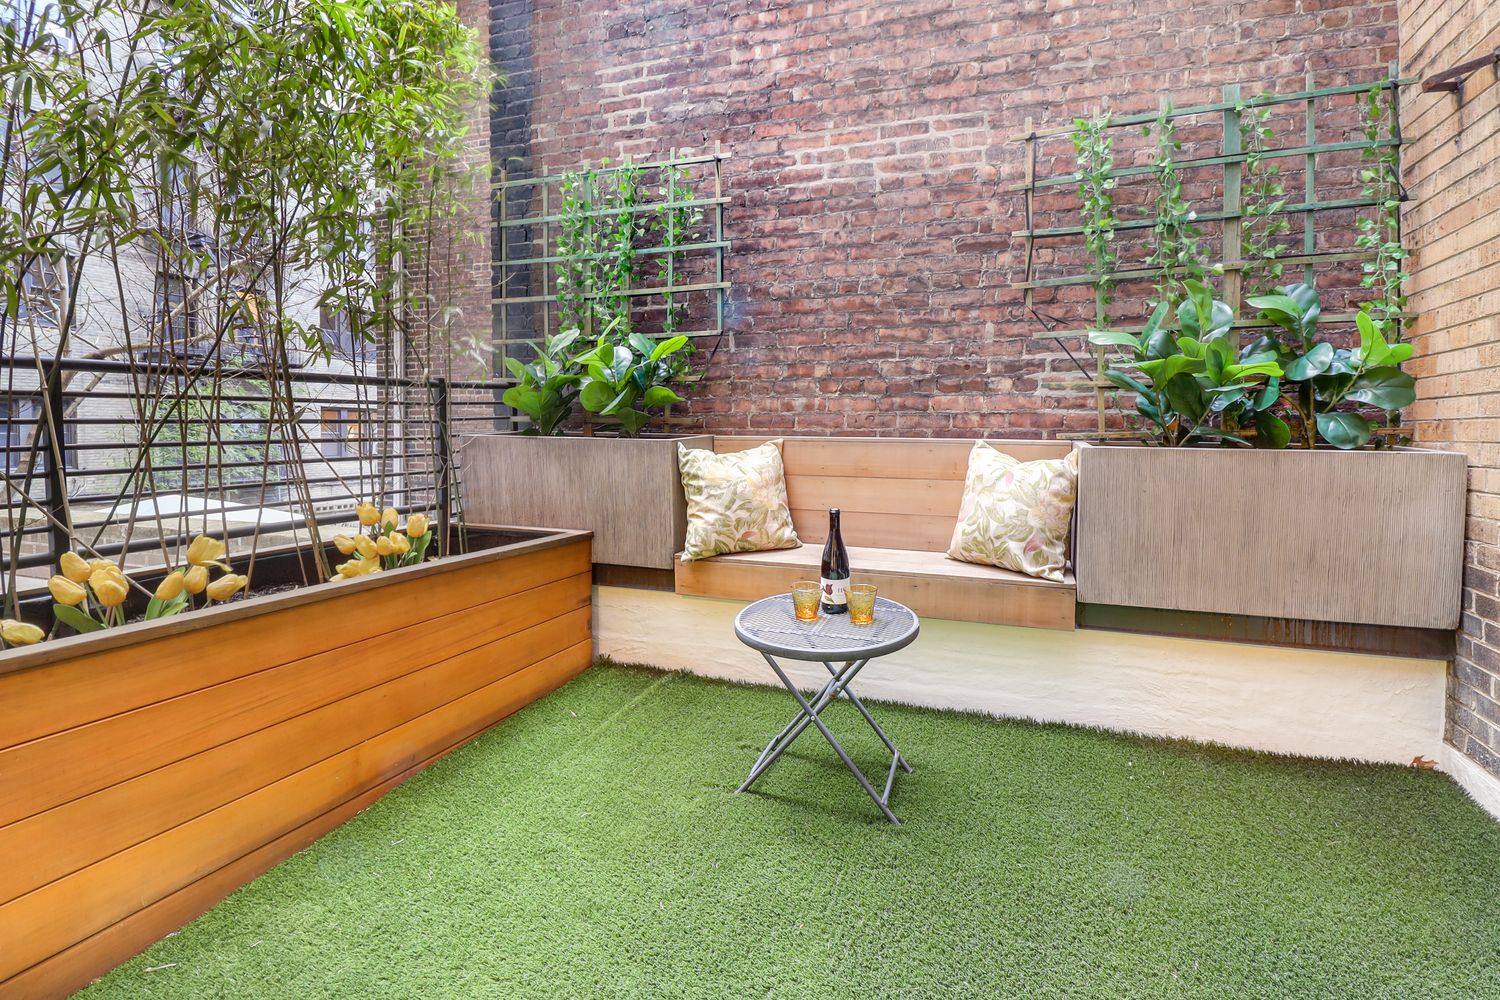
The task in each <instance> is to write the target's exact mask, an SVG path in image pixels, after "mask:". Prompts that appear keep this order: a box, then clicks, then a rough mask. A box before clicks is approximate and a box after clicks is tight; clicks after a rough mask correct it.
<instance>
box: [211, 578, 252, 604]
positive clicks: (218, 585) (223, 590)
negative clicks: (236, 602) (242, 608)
mask: <svg viewBox="0 0 1500 1000" xmlns="http://www.w3.org/2000/svg"><path fill="white" fill-rule="evenodd" d="M249 582H250V578H249V577H246V576H241V575H240V574H238V573H225V574H224V575H223V576H221V577H219V578H218V579H217V580H215V581H214V582H213V583H210V584H209V585H208V599H209V600H210V601H227V600H229V599H230V598H231V597H233V596H234V595H235V594H237V593H239V591H240V588H242V587H244V586H245V584H247V583H249Z"/></svg>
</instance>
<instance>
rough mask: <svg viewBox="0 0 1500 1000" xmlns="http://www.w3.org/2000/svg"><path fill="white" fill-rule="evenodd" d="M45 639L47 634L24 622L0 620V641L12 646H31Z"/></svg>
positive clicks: (10, 619) (8, 619) (12, 619)
mask: <svg viewBox="0 0 1500 1000" xmlns="http://www.w3.org/2000/svg"><path fill="white" fill-rule="evenodd" d="M45 638H47V633H45V632H43V631H42V630H41V629H39V628H37V627H36V626H35V625H30V624H28V623H26V622H18V621H16V620H15V619H14V618H5V619H0V639H4V640H5V641H6V642H8V643H10V644H11V645H12V646H31V645H35V644H36V643H39V642H41V641H42V640H43V639H45Z"/></svg>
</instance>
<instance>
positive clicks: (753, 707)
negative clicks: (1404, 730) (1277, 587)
mask: <svg viewBox="0 0 1500 1000" xmlns="http://www.w3.org/2000/svg"><path fill="white" fill-rule="evenodd" d="M793 707H794V706H793V705H792V702H791V700H790V699H789V698H788V697H787V696H786V694H785V693H783V692H779V691H773V690H771V689H765V688H745V687H736V686H732V685H727V684H719V683H713V682H708V681H703V680H697V679H693V678H689V677H685V676H681V675H675V674H661V673H654V672H649V671H644V670H635V669H627V668H620V667H611V666H603V667H596V668H595V669H593V670H590V671H588V672H587V673H586V674H584V675H583V676H582V677H580V678H579V679H578V680H576V681H574V682H573V683H572V684H570V685H568V686H567V687H566V688H564V689H563V690H562V691H560V692H558V693H556V694H554V695H552V696H550V697H548V698H546V699H544V700H543V701H541V702H539V703H537V704H536V705H533V706H532V707H530V708H528V709H526V710H524V711H523V712H521V713H519V714H517V715H516V716H514V717H512V718H511V719H510V720H508V721H507V722H505V723H504V724H502V725H501V726H499V727H497V728H496V729H495V730H493V731H491V732H490V733H489V734H488V735H486V736H485V737H484V738H483V739H481V740H478V741H477V742H475V743H473V744H471V745H470V746H468V747H466V748H464V749H463V750H461V751H459V752H457V753H455V754H453V755H452V756H451V757H449V758H448V759H446V760H444V761H443V762H442V763H440V764H438V765H437V766H435V767H433V768H432V769H431V770H429V771H427V772H426V773H424V774H421V775H419V776H418V777H416V778H414V779H412V780H411V781H409V782H407V783H406V784H405V785H403V786H402V787H400V788H399V789H397V790H396V791H395V792H393V793H392V794H390V795H389V796H387V797H386V798H385V799H383V800H382V801H381V802H379V803H378V804H376V805H375V806H374V807H373V808H371V809H370V810H369V811H367V812H365V813H364V814H363V815H361V816H359V817H358V818H357V819H355V820H353V821H352V822H350V823H348V824H347V825H345V826H344V827H342V828H341V829H339V830H337V831H335V832H334V833H332V834H330V835H329V836H327V837H325V838H324V839H323V840H321V841H319V842H318V843H317V844H316V845H314V846H313V847H312V848H311V849H310V850H308V851H305V852H304V853H302V854H299V855H297V856H296V857H294V858H292V859H290V860H288V861H287V862H286V863H284V864H282V865H281V866H280V867H278V868H276V869H275V870H274V871H272V872H270V873H268V874H267V875H265V876H264V877H262V878H260V879H259V880H257V881H256V882H254V883H253V884H251V885H249V886H247V887H245V888H244V889H241V890H240V891H239V892H237V893H235V894H234V895H233V896H232V897H231V898H230V899H228V900H226V901H225V902H224V903H223V904H222V905H220V906H219V907H217V908H216V909H214V910H213V911H212V912H210V913H208V914H207V915H205V916H204V917H203V918H202V919H200V920H198V921H196V922H195V923H193V924H191V925H190V926H188V927H187V928H185V929H184V930H183V931H182V932H181V933H179V934H177V935H175V936H173V937H171V938H168V939H166V940H164V941H162V942H159V943H158V944H156V945H155V946H154V947H152V948H151V949H150V950H149V951H148V952H146V953H145V954H144V955H141V956H139V957H137V958H135V959H134V960H132V961H130V962H128V963H126V964H125V965H124V966H122V967H120V968H119V969H117V970H115V971H114V972H113V973H112V974H111V975H109V976H108V977H107V978H106V979H104V980H103V981H102V982H101V983H99V984H96V985H95V986H94V987H93V988H92V989H91V990H89V991H87V992H86V994H85V995H86V996H87V997H90V998H96V1000H97V998H104V997H162V998H172V1000H181V998H189V997H236V998H238V997H256V998H323V997H328V998H376V997H380V998H385V997H412V998H417V997H420V998H447V997H487V998H489V997H493V998H531V997H537V998H542V997H546V998H553V997H559V998H561V997H651V998H656V997H694V998H697V997H736V998H738V997H789V998H790V997H795V998H820V997H851V998H852V997H860V998H867V997H1028V998H1030V997H1233V998H1247V997H1278V998H1281V997H1318V998H1326V997H1351V998H1355V997H1357V998H1361V1000H1365V998H1376V997H1422V998H1428V997H1432V998H1437V997H1443V998H1447V997H1500V891H1497V875H1500V826H1497V825H1496V824H1494V823H1492V822H1491V821H1490V820H1489V819H1488V818H1487V817H1485V816H1484V815H1483V814H1482V813H1481V812H1480V811H1479V810H1478V809H1477V808H1476V807H1475V806H1474V805H1473V804H1471V803H1470V802H1469V801H1468V800H1467V799H1466V798H1465V797H1464V796H1463V794H1462V793H1461V792H1460V791H1459V790H1458V788H1457V787H1456V786H1454V785H1453V784H1452V783H1451V782H1450V781H1448V780H1447V779H1446V778H1444V777H1443V776H1441V775H1438V774H1434V773H1430V772H1424V771H1419V770H1413V769H1405V768H1395V767H1370V766H1359V765H1350V764H1332V763H1311V762H1307V761H1300V760H1289V759H1283V758H1274V757H1267V756H1263V755H1256V754H1251V753H1243V752H1237V751H1229V750H1223V749H1215V748H1205V747H1201V746H1190V745H1184V744H1180V743H1171V742H1163V741H1153V740H1146V739H1137V738H1131V737H1124V736H1118V735H1110V734H1106V733H1100V732H1094V731H1088V730H1080V729H1072V728H1066V727H1060V726H1039V725H1033V724H1028V723H1009V722H996V721H993V720H988V719H984V718H980V717H974V716H964V715H955V714H949V713H939V712H930V711H923V710H917V709H910V708H902V707H897V706H890V705H886V706H876V709H875V710H876V714H877V718H879V719H881V720H882V722H883V723H885V725H886V728H887V729H888V731H889V732H890V733H891V735H892V737H893V738H894V739H895V740H896V742H897V743H898V744H899V745H900V746H901V747H902V749H903V750H904V751H906V753H907V754H908V755H909V756H910V758H911V761H912V763H913V765H914V766H915V768H916V771H915V773H913V774H910V775H901V776H899V777H898V778H897V783H896V792H895V795H894V797H893V798H894V806H895V808H896V811H897V813H898V814H899V815H900V816H901V817H902V818H903V820H904V821H905V823H906V825H905V826H904V827H903V828H900V829H897V828H894V827H891V826H889V825H888V824H886V823H885V822H884V821H883V820H881V819H880V818H879V814H878V813H877V811H876V810H875V808H874V806H873V805H872V804H871V803H870V802H869V801H868V800H867V799H866V798H865V797H864V794H863V792H861V791H860V790H859V788H858V786H856V785H855V783H854V781H853V779H852V778H851V777H850V775H849V774H848V773H847V772H846V771H845V770H844V769H843V767H842V765H841V764H840V763H839V762H838V760H837V758H836V757H835V756H834V754H833V751H832V749H831V748H830V747H829V746H828V745H827V744H826V743H825V742H823V740H822V738H821V737H820V736H819V735H818V734H817V732H816V731H812V730H810V731H809V732H808V733H806V734H804V736H803V737H802V739H801V740H800V741H799V742H798V743H797V745H796V746H795V747H794V748H793V750H792V751H791V752H790V753H789V754H788V755H787V756H786V757H784V758H783V759H782V760H781V762H779V763H778V764H777V765H776V767H774V768H773V769H772V770H771V771H770V772H769V773H768V774H767V776H766V777H765V778H764V779H762V782H761V784H759V785H758V786H757V789H756V791H755V792H754V793H751V794H747V795H734V794H733V791H734V788H735V787H736V785H737V784H738V782H739V781H740V780H741V779H742V778H743V777H744V774H745V771H746V770H747V769H748V767H749V766H750V763H751V761H752V760H753V759H754V757H755V755H756V754H757V753H758V752H759V750H760V748H761V745H762V744H763V742H764V741H765V740H766V739H767V738H768V737H769V736H770V735H771V734H772V733H774V732H775V731H776V730H777V729H778V728H779V727H780V725H781V724H782V723H783V722H784V721H785V720H786V718H788V717H789V716H790V714H791V711H792V708H793ZM827 717H828V718H829V720H830V724H831V726H832V728H833V729H834V731H835V733H837V734H841V736H842V737H844V738H846V746H848V747H849V748H850V749H851V752H852V753H853V755H854V757H855V759H856V760H857V761H861V762H862V763H863V764H864V765H865V767H866V769H867V770H868V771H870V772H881V773H883V764H884V760H885V758H883V757H882V754H881V750H882V748H881V747H880V746H879V744H878V743H876V741H875V739H874V737H873V735H872V734H870V733H869V730H868V729H866V728H865V727H864V724H863V723H862V722H861V721H860V720H859V719H858V717H857V716H855V715H854V713H853V710H852V708H851V707H850V706H849V705H848V704H847V703H841V704H840V705H837V706H835V707H834V708H832V709H830V710H829V713H828V716H827Z"/></svg>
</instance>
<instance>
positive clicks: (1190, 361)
mask: <svg viewBox="0 0 1500 1000" xmlns="http://www.w3.org/2000/svg"><path fill="white" fill-rule="evenodd" d="M1136 367H1137V368H1139V369H1140V370H1141V374H1143V375H1145V376H1146V377H1147V378H1149V379H1150V380H1151V384H1152V385H1153V386H1155V387H1157V388H1158V389H1160V388H1161V387H1162V386H1164V385H1166V384H1167V383H1168V382H1170V381H1172V379H1174V378H1176V377H1177V376H1178V375H1181V374H1182V373H1183V372H1199V371H1202V370H1203V362H1202V361H1199V360H1197V359H1195V358H1189V357H1186V356H1184V355H1181V354H1174V355H1172V356H1171V357H1166V358H1161V359H1160V360H1157V361H1142V362H1141V363H1140V364H1138V365H1136Z"/></svg>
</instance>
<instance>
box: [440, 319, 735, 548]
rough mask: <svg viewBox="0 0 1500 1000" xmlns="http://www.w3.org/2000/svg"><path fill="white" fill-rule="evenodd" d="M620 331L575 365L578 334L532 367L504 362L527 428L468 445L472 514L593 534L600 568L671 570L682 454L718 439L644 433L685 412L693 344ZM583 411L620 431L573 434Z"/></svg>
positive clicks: (679, 527) (556, 343)
mask: <svg viewBox="0 0 1500 1000" xmlns="http://www.w3.org/2000/svg"><path fill="white" fill-rule="evenodd" d="M618 329H619V325H618V324H617V323H616V322H611V323H609V324H607V325H606V327H605V330H604V333H603V334H601V335H600V337H599V338H598V340H597V341H596V342H595V343H594V346H593V347H592V348H590V349H589V350H587V351H583V352H581V353H578V354H576V355H575V354H570V353H569V352H570V349H571V348H572V347H573V346H574V345H575V344H576V343H577V341H578V338H579V336H580V334H579V331H577V330H568V331H565V332H564V333H561V334H558V335H557V336H555V337H552V338H551V339H549V340H548V341H547V342H546V343H545V344H544V345H543V348H542V350H541V351H540V352H539V353H538V356H537V359H536V360H535V361H534V362H532V363H531V364H529V365H523V364H521V363H519V362H517V361H515V360H514V359H507V366H508V367H509V368H510V371H511V373H512V374H513V375H514V376H515V377H516V385H515V386H513V387H511V388H510V389H508V390H506V392H505V395H504V400H505V402H506V404H507V405H509V406H512V407H514V408H516V409H517V410H520V411H521V412H522V413H525V414H526V416H527V417H528V418H529V420H530V422H531V426H530V427H529V428H528V429H527V430H525V431H522V432H520V433H517V434H498V435H486V436H482V437H476V438H473V439H471V440H470V441H469V442H468V443H467V444H465V445H464V455H465V476H466V478H467V480H468V482H469V483H470V484H471V486H470V489H469V494H468V513H469V515H470V516H471V517H473V518H475V519H476V520H482V521H487V522H489V523H493V524H528V525H531V524H534V525H541V526H544V527H567V528H583V529H588V530H590V531H593V532H594V539H595V541H594V557H595V560H596V561H598V562H600V563H606V564H613V565H621V566H632V567H641V568H647V569H660V570H669V569H671V568H672V560H673V557H674V556H675V555H676V554H677V552H679V551H681V549H682V544H683V539H684V537H685V535H686V532H687V509H686V505H685V502H684V500H683V495H682V486H681V482H680V480H679V478H678V473H677V445H678V443H684V444H686V445H688V447H694V448H712V447H713V437H712V436H710V435H702V434H694V435H685V436H679V435H651V434H649V433H648V428H649V426H650V424H651V422H652V421H653V420H654V419H656V418H657V417H658V416H659V415H660V414H661V413H662V411H664V410H665V409H666V408H667V407H669V406H671V405H672V404H674V403H680V402H682V397H681V396H680V395H678V393H677V392H676V390H675V389H674V388H673V386H674V385H679V384H681V383H682V382H683V381H684V380H685V379H686V378H687V377H688V375H689V370H688V356H689V352H690V350H691V347H690V345H689V341H688V338H687V337H684V336H681V335H678V336H675V337H669V338H666V339H663V340H660V341H658V340H656V339H654V338H652V337H649V336H647V335H645V334H642V333H630V334H628V335H627V336H624V337H618V336H616V332H617V330H618ZM580 407H581V408H582V409H583V410H584V411H586V412H588V413H590V414H593V415H595V416H596V417H599V418H602V419H603V420H605V421H608V423H609V424H611V425H613V427H614V428H615V431H614V433H610V432H608V431H606V432H605V433H602V434H601V433H598V432H597V431H595V429H594V428H592V427H591V428H590V429H589V430H590V433H589V434H579V433H567V423H568V419H569V418H570V417H571V416H573V415H574V414H575V413H576V412H577V409H578V408H580ZM601 483H602V484H608V488H607V489H599V488H598V484H601Z"/></svg>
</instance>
